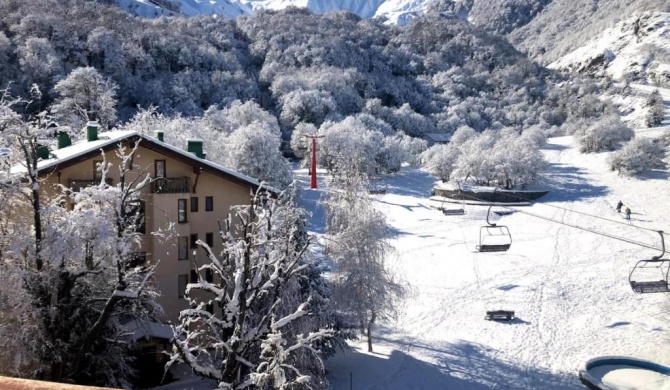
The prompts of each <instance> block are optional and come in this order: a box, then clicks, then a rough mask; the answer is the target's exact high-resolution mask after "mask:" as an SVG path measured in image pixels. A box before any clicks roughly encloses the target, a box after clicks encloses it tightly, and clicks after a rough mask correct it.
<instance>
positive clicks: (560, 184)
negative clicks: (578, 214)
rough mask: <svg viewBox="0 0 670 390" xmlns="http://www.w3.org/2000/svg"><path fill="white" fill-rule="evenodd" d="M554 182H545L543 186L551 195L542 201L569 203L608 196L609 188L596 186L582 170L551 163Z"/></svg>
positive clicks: (550, 169)
mask: <svg viewBox="0 0 670 390" xmlns="http://www.w3.org/2000/svg"><path fill="white" fill-rule="evenodd" d="M549 165H550V168H549V171H551V176H552V180H545V181H544V182H543V183H542V185H543V186H544V187H545V188H546V189H547V190H549V194H547V195H545V196H544V197H542V198H541V201H551V202H567V201H576V200H581V199H586V198H597V197H600V196H604V195H606V194H607V191H608V190H607V187H605V186H596V185H593V184H591V183H589V181H588V180H587V178H586V177H585V176H584V170H582V169H581V168H578V167H575V166H572V165H565V164H556V163H550V164H549Z"/></svg>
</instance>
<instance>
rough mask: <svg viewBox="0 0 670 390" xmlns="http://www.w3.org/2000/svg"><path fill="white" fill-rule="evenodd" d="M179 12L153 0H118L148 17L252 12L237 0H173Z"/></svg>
mask: <svg viewBox="0 0 670 390" xmlns="http://www.w3.org/2000/svg"><path fill="white" fill-rule="evenodd" d="M172 2H173V3H175V4H176V5H177V7H176V8H177V9H178V12H175V11H173V10H171V9H168V8H166V7H165V6H164V5H162V4H161V3H160V2H156V1H153V0H117V3H118V4H119V6H120V7H121V8H123V9H125V10H127V11H129V12H131V13H133V14H135V15H138V16H143V17H147V18H155V17H159V16H174V15H185V16H194V15H200V14H205V15H222V16H225V17H228V18H236V17H238V16H240V15H245V14H250V13H252V10H251V8H249V7H248V6H246V5H244V4H242V3H240V2H238V1H236V0H176V1H175V0H173V1H172Z"/></svg>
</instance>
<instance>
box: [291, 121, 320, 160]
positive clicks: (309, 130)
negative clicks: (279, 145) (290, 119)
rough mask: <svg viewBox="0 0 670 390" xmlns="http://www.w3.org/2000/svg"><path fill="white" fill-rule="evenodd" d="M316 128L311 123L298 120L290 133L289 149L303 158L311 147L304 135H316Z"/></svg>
mask: <svg viewBox="0 0 670 390" xmlns="http://www.w3.org/2000/svg"><path fill="white" fill-rule="evenodd" d="M316 133H317V128H316V126H314V125H313V124H311V123H305V122H300V123H298V124H297V125H296V126H295V129H293V133H291V150H293V154H295V156H296V157H298V158H305V157H306V156H307V155H308V152H309V150H310V148H311V146H310V142H311V141H310V140H308V139H307V138H305V136H306V135H316Z"/></svg>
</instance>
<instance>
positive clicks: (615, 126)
mask: <svg viewBox="0 0 670 390" xmlns="http://www.w3.org/2000/svg"><path fill="white" fill-rule="evenodd" d="M633 136H634V133H633V130H631V129H630V128H629V127H628V126H626V125H625V124H624V123H622V122H621V120H620V119H619V117H618V116H616V115H610V116H607V117H604V118H603V119H601V120H600V121H598V122H596V123H595V124H593V125H591V126H590V127H588V128H587V129H586V130H585V131H584V132H583V135H582V136H581V137H580V138H579V150H580V151H581V152H582V153H594V152H602V151H605V150H614V149H616V148H617V147H618V146H619V145H620V144H621V143H623V142H626V141H628V140H630V139H631V138H633Z"/></svg>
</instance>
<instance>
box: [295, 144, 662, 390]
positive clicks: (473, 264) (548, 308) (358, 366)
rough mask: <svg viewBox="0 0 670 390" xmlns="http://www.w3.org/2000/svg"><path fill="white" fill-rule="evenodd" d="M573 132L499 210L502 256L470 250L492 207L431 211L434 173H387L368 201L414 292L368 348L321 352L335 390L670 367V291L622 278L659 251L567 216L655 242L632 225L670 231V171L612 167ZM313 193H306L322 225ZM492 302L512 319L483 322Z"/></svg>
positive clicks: (518, 384)
mask: <svg viewBox="0 0 670 390" xmlns="http://www.w3.org/2000/svg"><path fill="white" fill-rule="evenodd" d="M573 142H574V140H573V138H572V137H560V138H553V139H550V140H549V143H548V145H547V146H546V148H545V150H544V153H545V155H546V158H547V160H548V161H549V162H550V168H549V172H548V174H547V180H546V183H544V185H545V186H546V187H548V188H549V189H550V190H551V192H550V194H549V195H547V196H546V197H544V198H543V199H541V202H538V203H536V204H534V205H532V206H530V207H519V208H516V209H517V210H518V212H515V213H513V214H512V215H509V216H505V217H502V218H499V222H498V223H500V224H504V225H506V226H508V227H509V229H510V231H511V234H512V236H513V243H512V246H511V249H510V250H509V251H508V252H506V253H478V252H476V250H475V246H476V245H477V244H478V239H479V229H480V226H482V225H483V224H484V223H485V222H484V221H485V218H486V207H483V206H470V205H466V206H465V208H466V212H467V214H466V215H465V216H444V215H442V213H440V212H439V211H437V210H434V209H431V208H429V201H428V196H429V194H430V189H431V187H432V185H433V181H434V178H432V177H430V176H429V175H427V174H425V173H423V172H420V171H418V170H405V171H402V172H400V173H399V174H396V175H393V176H390V177H387V178H386V179H385V181H386V183H387V185H388V190H387V194H385V195H374V199H375V202H376V205H377V206H378V207H379V209H380V210H382V211H383V212H384V213H385V214H386V215H387V218H388V222H389V223H390V225H391V226H392V229H393V231H394V238H393V240H392V242H391V243H392V245H393V246H394V247H395V249H396V253H395V254H394V255H393V256H391V257H390V258H389V259H388V264H389V266H391V267H392V268H393V270H394V271H395V273H396V275H397V276H398V277H399V278H401V279H402V280H403V281H404V283H405V284H406V285H407V288H408V291H409V294H408V296H407V297H406V299H405V300H404V301H403V304H402V309H401V312H400V315H399V316H398V318H397V320H396V321H395V322H393V323H386V324H382V326H378V327H376V329H375V333H373V335H374V345H375V353H367V352H364V351H365V350H366V348H365V345H364V342H363V341H361V342H354V343H352V346H353V351H349V352H345V353H340V354H339V355H337V356H336V357H334V358H332V359H330V360H329V361H328V362H327V367H328V369H329V379H330V381H331V387H332V388H333V389H349V388H350V386H352V385H353V388H355V389H398V390H400V389H489V388H493V389H582V388H583V386H582V385H581V384H580V383H579V381H578V379H577V375H576V370H577V369H578V367H579V366H580V365H581V364H582V363H583V362H584V361H585V360H587V359H589V358H592V357H595V356H601V355H626V356H633V357H637V358H642V359H648V360H652V361H655V362H658V363H660V364H666V365H667V364H670V349H669V348H667V346H666V345H665V343H667V340H668V328H669V327H670V326H669V325H667V323H668V319H669V317H670V316H669V315H668V314H667V312H668V310H667V309H668V308H667V306H666V303H667V302H668V301H669V300H668V298H669V297H668V296H666V295H664V294H646V295H638V294H634V293H633V292H632V291H631V289H630V287H629V284H628V273H629V269H630V267H632V266H633V265H634V264H635V262H637V261H638V260H640V259H648V258H650V257H651V256H653V255H656V254H658V253H660V252H657V251H654V250H652V249H648V248H644V247H640V246H637V245H633V244H631V243H627V242H623V241H621V240H617V239H613V238H608V237H604V236H602V235H598V234H594V233H590V232H587V231H584V230H580V229H578V228H575V227H570V226H568V225H573V226H576V227H579V228H582V229H590V230H595V231H598V232H600V233H603V234H607V235H612V236H616V237H621V238H624V239H626V240H633V241H639V242H640V243H643V244H645V245H648V246H651V247H660V239H659V237H658V234H657V233H654V232H653V231H649V230H643V229H639V228H637V227H643V228H646V229H653V230H655V229H664V230H666V231H670V191H669V190H670V182H669V181H668V172H667V171H654V172H651V173H649V174H647V175H646V176H644V177H642V178H638V179H631V178H624V177H619V176H617V175H616V174H615V173H613V172H609V171H608V170H607V167H606V164H605V159H606V157H607V154H608V153H600V154H592V155H582V154H579V153H578V151H577V150H576V148H575V147H574V145H573ZM305 180H306V178H305ZM319 191H320V190H309V189H307V190H305V191H304V205H305V206H306V207H309V208H311V209H312V210H315V213H314V216H313V218H312V221H311V222H312V228H313V229H314V231H315V232H317V233H321V232H323V213H322V212H321V211H320V210H319V209H318V203H317V201H316V200H317V199H318V198H319V196H320V193H319ZM618 200H622V201H623V202H624V204H625V205H627V206H629V207H630V208H631V210H632V220H631V221H630V222H628V221H626V220H624V219H623V218H622V216H623V214H617V213H616V211H615V210H614V208H613V207H614V205H615V204H616V202H617V201H618ZM529 214H534V215H535V216H531V215H529ZM540 217H543V218H547V219H550V220H553V221H549V220H546V219H542V218H540ZM598 217H599V218H598ZM495 309H508V310H514V311H515V312H516V316H517V317H518V318H517V319H516V320H515V321H513V322H512V323H495V322H490V321H485V320H484V315H485V312H486V311H487V310H495ZM351 382H353V383H351ZM664 386H665V387H664ZM657 388H666V389H667V388H670V384H669V383H666V384H665V385H661V387H657Z"/></svg>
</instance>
